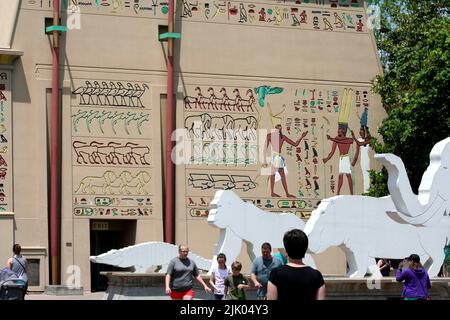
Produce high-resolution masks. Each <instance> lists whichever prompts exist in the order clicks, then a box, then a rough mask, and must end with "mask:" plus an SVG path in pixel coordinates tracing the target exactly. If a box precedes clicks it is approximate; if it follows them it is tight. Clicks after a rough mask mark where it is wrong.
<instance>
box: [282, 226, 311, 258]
mask: <svg viewBox="0 0 450 320" xmlns="http://www.w3.org/2000/svg"><path fill="white" fill-rule="evenodd" d="M283 244H284V248H285V249H286V252H287V254H288V256H289V257H290V258H292V259H303V258H304V257H305V253H306V250H307V249H308V237H307V236H306V234H305V233H304V232H303V231H302V230H300V229H292V230H289V231H287V232H286V233H285V234H284V236H283Z"/></svg>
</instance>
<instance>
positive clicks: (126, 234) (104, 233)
mask: <svg viewBox="0 0 450 320" xmlns="http://www.w3.org/2000/svg"><path fill="white" fill-rule="evenodd" d="M135 239H136V220H91V221H90V242H91V243H90V246H91V249H90V255H91V256H97V255H99V254H102V253H106V252H108V251H109V250H112V249H121V248H123V247H126V246H130V245H134V244H135ZM102 271H133V268H119V267H114V266H110V265H107V264H99V263H92V262H91V291H92V292H97V291H105V290H106V288H107V286H108V282H107V278H106V277H105V276H103V275H100V272H102Z"/></svg>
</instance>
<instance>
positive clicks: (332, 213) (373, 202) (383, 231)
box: [305, 138, 450, 277]
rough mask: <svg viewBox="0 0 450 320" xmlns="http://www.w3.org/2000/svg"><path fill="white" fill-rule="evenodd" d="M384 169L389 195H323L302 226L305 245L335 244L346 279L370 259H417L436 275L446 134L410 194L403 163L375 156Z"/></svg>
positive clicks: (447, 224)
mask: <svg viewBox="0 0 450 320" xmlns="http://www.w3.org/2000/svg"><path fill="white" fill-rule="evenodd" d="M375 159H377V160H379V161H381V162H382V163H383V164H384V165H385V166H386V168H387V170H388V173H389V180H388V187H389V191H390V193H391V195H390V196H387V197H383V198H372V197H364V196H337V197H332V198H329V199H325V200H323V201H322V202H321V204H320V205H319V207H318V208H317V209H316V210H314V211H313V212H312V215H311V218H310V219H309V220H308V222H307V224H306V226H305V233H306V234H307V235H308V237H309V241H310V242H309V249H310V250H311V251H312V252H314V253H320V252H322V251H324V250H325V249H327V248H328V247H330V246H339V247H341V248H342V249H343V250H344V252H345V254H346V258H347V263H348V265H349V269H350V270H349V272H348V273H347V275H348V276H350V277H363V276H364V275H365V273H366V271H367V269H368V267H369V266H371V265H374V264H375V260H374V259H375V257H383V258H392V259H402V258H404V257H406V256H409V255H410V254H411V253H416V254H418V255H419V256H420V257H421V261H422V262H423V264H424V267H425V268H427V269H428V273H429V275H430V277H435V276H437V274H438V272H439V269H440V267H441V265H442V262H443V261H444V258H445V256H444V252H443V249H444V247H445V246H446V245H447V244H448V241H449V238H450V217H449V215H448V213H449V211H450V210H449V200H450V174H449V166H450V138H447V139H444V140H442V141H440V142H439V143H437V144H436V145H435V146H434V147H433V149H432V151H431V153H430V166H429V167H428V169H427V170H426V172H425V173H424V175H423V177H422V182H421V184H420V188H419V196H416V195H414V194H413V192H412V190H411V186H410V184H409V180H408V177H407V175H406V170H405V166H404V164H403V161H402V160H401V159H400V158H399V157H397V156H395V155H393V154H379V155H375Z"/></svg>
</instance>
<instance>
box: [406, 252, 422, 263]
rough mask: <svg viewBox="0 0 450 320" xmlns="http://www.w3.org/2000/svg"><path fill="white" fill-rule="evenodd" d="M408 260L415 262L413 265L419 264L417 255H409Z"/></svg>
mask: <svg viewBox="0 0 450 320" xmlns="http://www.w3.org/2000/svg"><path fill="white" fill-rule="evenodd" d="M408 260H409V261H412V262H415V263H420V257H419V256H418V255H417V254H415V253H413V254H412V255H410V256H409V257H408Z"/></svg>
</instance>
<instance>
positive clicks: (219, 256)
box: [217, 253, 227, 261]
mask: <svg viewBox="0 0 450 320" xmlns="http://www.w3.org/2000/svg"><path fill="white" fill-rule="evenodd" d="M220 258H223V259H225V261H226V260H227V256H226V255H225V253H219V254H218V255H217V260H219V259H220Z"/></svg>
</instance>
